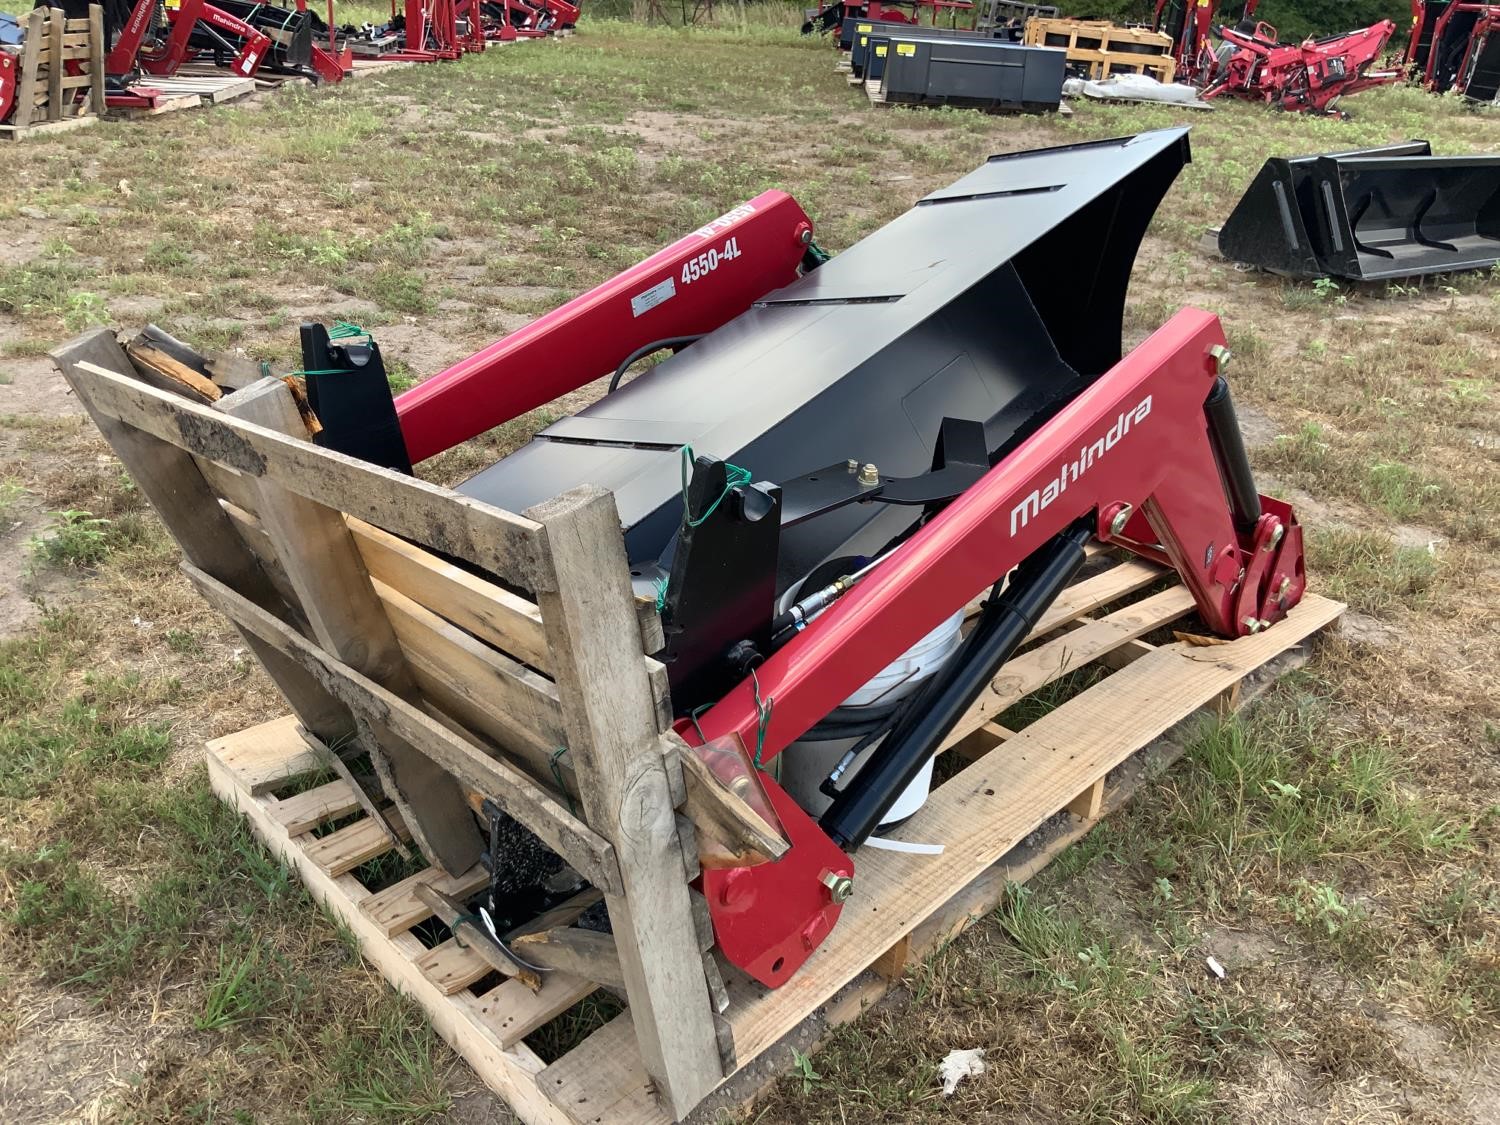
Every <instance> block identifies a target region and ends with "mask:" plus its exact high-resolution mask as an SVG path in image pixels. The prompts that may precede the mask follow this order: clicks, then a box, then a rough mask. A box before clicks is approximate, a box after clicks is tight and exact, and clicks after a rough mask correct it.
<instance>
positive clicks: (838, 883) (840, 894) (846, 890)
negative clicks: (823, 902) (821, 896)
mask: <svg viewBox="0 0 1500 1125" xmlns="http://www.w3.org/2000/svg"><path fill="white" fill-rule="evenodd" d="M818 882H820V883H822V884H823V885H824V886H825V887H827V888H828V897H829V898H831V899H833V901H834V902H848V901H849V896H850V895H852V894H853V893H854V880H853V878H851V877H850V876H848V875H840V874H839V873H838V872H837V871H829V870H828V869H826V868H825V869H824V871H823V874H821V875H819V876H818Z"/></svg>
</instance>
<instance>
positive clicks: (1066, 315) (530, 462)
mask: <svg viewBox="0 0 1500 1125" xmlns="http://www.w3.org/2000/svg"><path fill="white" fill-rule="evenodd" d="M1187 160H1188V143H1187V131H1186V130H1185V129H1174V130H1164V131H1161V132H1156V133H1145V134H1142V135H1141V136H1138V137H1134V138H1125V139H1121V140H1111V141H1096V142H1089V143H1085V144H1077V145H1070V146H1068V147H1066V148H1055V149H1043V150H1041V151H1036V152H1018V153H1013V154H1008V155H1005V156H1000V157H996V158H994V159H991V160H989V161H987V162H986V163H985V164H984V165H982V166H981V167H980V168H978V169H977V170H976V171H974V172H972V173H970V174H969V175H968V176H965V177H964V178H963V179H961V180H959V181H958V182H957V183H955V184H953V185H951V186H949V187H946V188H943V189H942V190H940V191H936V192H933V193H932V194H931V195H928V196H927V197H926V198H924V199H923V200H921V201H920V202H919V203H918V204H917V205H916V206H915V207H914V208H912V210H910V211H908V212H907V213H906V214H905V215H903V216H901V217H900V218H898V219H896V220H895V221H894V222H892V223H890V224H888V225H887V226H885V227H883V228H881V229H880V230H879V231H877V232H875V233H874V234H872V235H870V236H869V237H868V238H866V239H865V240H864V241H862V242H860V243H859V244H858V245H857V246H854V247H852V248H850V249H848V250H845V251H844V252H843V253H841V254H838V255H836V256H835V257H834V258H833V259H832V260H830V261H829V262H827V263H826V264H824V265H822V266H819V267H818V268H817V269H815V270H812V271H811V272H810V273H808V274H806V275H805V276H804V277H802V278H801V279H800V280H798V281H796V282H793V283H792V284H791V285H789V286H787V287H786V288H784V289H781V290H778V291H776V292H773V293H769V294H767V295H766V296H765V297H764V298H762V299H761V300H760V301H759V302H757V303H756V305H755V307H753V308H752V309H750V310H749V311H747V312H745V313H744V314H743V315H741V316H740V317H738V318H737V319H735V320H733V321H731V322H730V323H729V324H727V325H725V326H724V327H723V328H721V329H720V330H719V331H717V332H715V333H714V334H713V335H712V336H710V337H708V338H707V339H704V340H702V341H700V342H699V343H696V344H694V345H693V346H692V347H690V348H688V349H686V350H685V351H683V352H681V353H680V354H677V355H674V356H672V357H671V358H669V359H667V360H665V361H664V362H662V363H660V364H658V365H657V366H655V367H653V368H652V369H651V370H650V371H649V372H647V373H646V374H644V375H642V376H641V377H640V378H638V379H636V380H634V381H632V382H630V383H627V384H625V385H624V386H622V387H621V388H620V389H619V390H618V391H616V392H615V393H614V394H610V395H606V396H605V397H604V398H602V399H600V400H599V401H598V402H595V403H594V404H592V405H591V406H588V407H586V408H584V409H583V410H580V411H579V412H578V413H577V414H574V415H571V416H569V417H567V418H565V419H562V420H560V421H558V422H555V423H553V424H552V425H551V426H549V427H547V428H546V429H544V430H542V431H541V432H540V433H538V434H537V435H536V437H535V438H533V439H532V441H531V442H529V443H528V444H527V445H525V446H522V447H521V448H520V449H519V450H517V451H516V452H514V453H512V454H510V455H509V456H508V457H506V458H504V459H503V460H501V461H499V462H497V463H496V464H494V465H492V466H490V467H489V468H487V469H484V470H483V471H482V472H480V473H479V474H478V475H476V476H474V477H471V478H470V479H469V480H468V481H466V482H465V483H463V484H461V485H459V486H458V487H459V491H461V492H464V493H467V494H468V495H470V496H474V497H477V498H479V499H482V500H484V501H486V502H488V503H498V504H506V505H511V506H517V505H518V506H519V508H517V509H516V510H523V509H525V508H527V507H529V506H531V505H532V504H534V503H538V502H539V501H540V500H543V499H546V498H547V497H549V496H552V495H555V494H556V493H557V492H558V491H560V490H564V489H567V488H571V487H573V486H574V485H575V484H577V483H581V482H591V483H595V484H598V485H601V486H603V487H607V488H609V489H611V490H613V491H614V493H615V496H616V500H617V502H618V504H619V508H620V517H621V521H622V523H623V524H624V525H625V542H626V547H627V550H628V551H629V553H630V558H631V562H632V566H633V568H634V569H636V570H638V571H639V572H640V581H641V582H642V583H643V586H642V588H643V590H649V589H650V586H649V580H650V579H651V577H652V576H653V575H654V574H658V573H662V572H660V571H656V570H654V569H653V568H654V566H655V564H656V562H657V560H658V559H661V558H663V556H664V555H665V554H666V553H667V552H668V551H669V550H670V545H671V542H672V540H673V537H674V536H675V535H676V533H677V531H678V529H679V526H680V524H681V515H682V478H681V460H682V458H681V447H682V446H683V445H688V444H690V445H692V446H693V447H694V448H695V449H698V450H711V451H712V452H713V453H714V455H715V456H718V457H722V458H724V459H725V460H727V461H731V462H733V463H734V464H737V465H744V466H747V467H751V468H753V469H754V470H755V471H756V474H757V477H758V479H764V480H773V481H777V482H779V483H785V482H786V481H787V480H788V479H789V478H796V477H799V476H801V475H802V474H806V473H816V472H817V471H818V470H819V469H821V468H822V467H823V466H825V465H827V464H829V463H830V461H831V460H834V459H836V458H844V457H859V458H862V459H863V460H865V461H872V462H875V463H876V464H878V465H879V466H880V471H881V472H882V473H890V474H893V475H895V476H901V475H903V474H906V475H911V474H917V473H923V472H927V471H928V470H929V469H930V468H931V467H932V464H933V458H934V456H935V452H936V450H937V448H938V439H939V436H940V435H939V431H940V429H941V422H942V420H943V418H945V417H950V418H957V419H968V420H972V421H976V422H979V423H982V424H983V426H984V429H985V437H986V445H987V446H988V449H989V452H990V453H991V455H992V456H993V457H995V458H998V457H1000V456H1002V455H1003V454H1004V453H1005V452H1007V451H1008V450H1009V449H1010V448H1011V447H1012V446H1013V445H1014V444H1015V443H1016V442H1018V441H1020V440H1023V439H1024V438H1025V437H1026V436H1029V435H1030V434H1031V433H1032V432H1033V431H1034V430H1035V429H1036V428H1037V427H1038V426H1040V425H1041V424H1042V423H1043V422H1045V421H1046V420H1047V419H1048V418H1050V417H1051V416H1052V415H1053V414H1054V413H1055V412H1056V411H1057V410H1059V409H1061V408H1062V407H1063V406H1064V405H1065V404H1066V403H1067V402H1069V401H1070V400H1071V399H1072V398H1073V397H1074V396H1076V395H1077V394H1078V393H1079V391H1080V390H1082V389H1083V388H1084V387H1086V386H1088V385H1089V384H1090V383H1091V382H1092V381H1093V380H1094V379H1096V378H1098V377H1099V376H1100V375H1101V374H1103V373H1104V372H1105V371H1107V370H1108V369H1109V368H1110V367H1111V366H1112V365H1113V364H1115V363H1116V362H1118V361H1119V359H1120V354H1121V343H1120V336H1121V331H1120V328H1121V318H1122V315H1123V311H1124V305H1125V289H1126V285H1127V283H1128V281H1129V279H1130V271H1131V266H1132V264H1133V263H1134V261H1135V255H1136V250H1137V249H1138V247H1139V246H1140V241H1141V237H1142V236H1143V235H1144V234H1145V232H1146V227H1147V225H1148V224H1149V223H1150V221H1151V217H1152V215H1153V214H1154V213H1155V211H1156V208H1157V205H1158V204H1159V203H1160V202H1161V199H1162V197H1163V196H1164V195H1165V194H1166V191H1167V189H1168V188H1169V187H1170V186H1171V184H1172V181H1173V180H1174V179H1175V178H1176V177H1177V174H1178V172H1179V171H1180V170H1181V169H1182V167H1183V165H1184V164H1185V163H1186V162H1187ZM1059 263H1066V268H1061V267H1060V265H1059ZM1080 325H1086V326H1087V331H1081V330H1080V327H1079V326H1080ZM789 495H790V494H789ZM788 503H789V504H792V505H793V506H795V504H794V498H789V500H788ZM878 507H879V506H878V505H863V504H853V505H850V506H848V507H846V508H841V509H840V510H839V511H837V512H834V513H830V514H828V515H825V516H822V517H820V518H818V519H814V520H810V521H808V522H805V523H798V522H797V517H796V515H795V513H785V514H784V520H785V522H786V523H787V527H786V529H785V530H784V532H783V533H782V535H781V547H780V550H781V555H780V558H781V567H782V570H783V572H784V574H786V575H792V574H798V575H801V574H806V573H807V572H808V571H809V570H811V569H812V567H814V566H816V565H818V563H819V562H820V561H821V560H823V559H825V558H829V557H833V556H834V555H835V554H836V553H844V554H848V553H851V552H852V553H868V552H871V551H878V549H879V547H880V545H881V544H882V543H884V542H885V541H886V540H887V539H888V538H889V537H890V536H891V535H892V534H894V533H895V532H896V531H898V530H900V528H902V527H905V526H906V525H907V524H908V523H909V522H910V517H909V515H902V514H901V513H899V512H894V514H893V512H892V510H891V509H887V510H885V511H883V512H882V511H877V510H876V509H877V508H878ZM892 521H894V522H892ZM793 524H795V526H793ZM845 548H847V549H845ZM675 698H676V697H675V696H674V699H675Z"/></svg>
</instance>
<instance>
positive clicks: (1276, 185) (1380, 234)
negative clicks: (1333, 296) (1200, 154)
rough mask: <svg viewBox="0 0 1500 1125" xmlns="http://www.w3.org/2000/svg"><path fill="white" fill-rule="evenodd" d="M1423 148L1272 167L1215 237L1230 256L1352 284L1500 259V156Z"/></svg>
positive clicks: (1414, 145) (1274, 162) (1272, 163)
mask: <svg viewBox="0 0 1500 1125" xmlns="http://www.w3.org/2000/svg"><path fill="white" fill-rule="evenodd" d="M1431 153H1432V150H1431V147H1430V146H1429V145H1428V144H1427V142H1426V141H1412V142H1410V143H1408V144H1402V145H1390V146H1387V147H1384V148H1376V149H1363V150H1359V151H1355V152H1343V153H1330V154H1327V155H1321V156H1303V157H1297V158H1294V159H1284V158H1273V159H1271V160H1268V161H1267V162H1266V164H1265V166H1264V167H1263V168H1262V169H1261V171H1260V173H1259V175H1257V176H1256V178H1255V181H1254V182H1253V183H1252V184H1251V185H1250V188H1249V190H1248V191H1247V192H1246V193H1245V195H1244V198H1242V199H1241V200H1240V202H1239V204H1238V205H1237V206H1236V207H1235V209H1234V211H1233V213H1232V214H1231V215H1230V216H1229V219H1228V220H1227V221H1226V222H1225V223H1224V226H1223V229H1222V230H1220V232H1219V249H1220V250H1221V251H1222V252H1223V253H1224V255H1225V257H1228V258H1231V259H1233V260H1235V261H1240V262H1247V263H1249V264H1251V265H1256V266H1260V267H1262V268H1263V269H1268V270H1271V271H1273V272H1275V273H1281V274H1285V275H1288V276H1291V277H1327V276H1332V277H1343V278H1349V279H1351V280H1356V281H1369V280H1379V279H1385V278H1399V277H1417V276H1421V275H1423V274H1432V273H1447V272H1450V271H1453V270H1469V269H1487V268H1489V267H1490V266H1491V265H1493V264H1494V263H1495V262H1496V261H1500V156H1433V155H1432V154H1431Z"/></svg>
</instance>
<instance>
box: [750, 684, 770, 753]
mask: <svg viewBox="0 0 1500 1125" xmlns="http://www.w3.org/2000/svg"><path fill="white" fill-rule="evenodd" d="M750 688H751V690H752V691H753V692H754V693H755V716H756V718H755V768H756V769H758V770H760V771H761V772H762V773H764V772H765V769H766V766H765V763H764V762H762V761H761V757H760V756H761V753H762V752H763V751H764V750H765V748H766V729H767V728H768V727H770V725H771V708H772V707H773V706H775V704H776V701H775V700H774V699H772V698H771V697H770V696H769V695H768V696H766V698H765V700H764V701H762V700H761V697H760V677H759V676H757V675H756V674H755V669H754V668H752V669H750Z"/></svg>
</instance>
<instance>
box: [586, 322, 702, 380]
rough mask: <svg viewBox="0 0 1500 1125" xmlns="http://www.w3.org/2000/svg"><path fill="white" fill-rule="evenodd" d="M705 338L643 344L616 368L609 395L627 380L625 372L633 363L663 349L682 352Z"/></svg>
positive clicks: (700, 334) (699, 334) (688, 337)
mask: <svg viewBox="0 0 1500 1125" xmlns="http://www.w3.org/2000/svg"><path fill="white" fill-rule="evenodd" d="M703 336H704V334H703V333H702V332H700V333H698V335H696V336H668V337H667V338H666V339H665V340H652V341H651V343H649V344H642V345H641V346H640V347H638V348H636V349H635V351H633V352H631V353H630V354H629V355H628V356H626V357H625V358H624V359H622V360H621V361H620V366H619V367H616V368H615V373H614V374H613V375H611V376H610V377H609V393H610V394H614V392H615V390H616V389H617V388H618V387H619V386H620V380H621V379H623V378H625V372H626V371H627V370H628V369H629V367H630V365H631V364H632V363H634V362H636V361H637V360H640V359H645V358H646V357H647V356H648V355H650V354H651V353H652V352H659V351H661V350H662V348H671V349H672V350H673V351H674V352H675V351H681V350H682V349H683V348H685V347H687V346H688V345H689V344H696V343H697V342H698V341H699V340H701V339H703Z"/></svg>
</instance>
